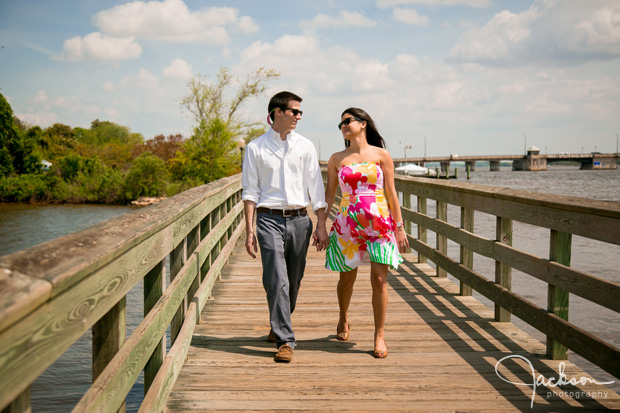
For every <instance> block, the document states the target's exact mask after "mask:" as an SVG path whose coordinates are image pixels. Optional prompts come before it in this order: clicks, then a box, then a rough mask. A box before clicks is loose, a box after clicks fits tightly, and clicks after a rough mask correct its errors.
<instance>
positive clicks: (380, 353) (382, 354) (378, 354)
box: [372, 350, 388, 359]
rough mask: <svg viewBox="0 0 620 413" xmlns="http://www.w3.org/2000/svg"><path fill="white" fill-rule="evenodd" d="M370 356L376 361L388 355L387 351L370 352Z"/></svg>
mask: <svg viewBox="0 0 620 413" xmlns="http://www.w3.org/2000/svg"><path fill="white" fill-rule="evenodd" d="M372 355H373V356H374V358H376V359H384V358H386V357H387V355H388V351H387V350H385V351H381V350H375V351H373V352H372Z"/></svg>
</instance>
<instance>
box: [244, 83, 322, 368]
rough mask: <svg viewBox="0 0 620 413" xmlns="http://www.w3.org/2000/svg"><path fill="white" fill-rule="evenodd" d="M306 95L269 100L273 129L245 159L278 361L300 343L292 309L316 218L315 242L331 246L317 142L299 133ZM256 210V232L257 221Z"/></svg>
mask: <svg viewBox="0 0 620 413" xmlns="http://www.w3.org/2000/svg"><path fill="white" fill-rule="evenodd" d="M301 101H302V99H301V98H300V97H299V96H297V95H295V94H293V93H291V92H280V93H277V94H276V95H274V96H273V97H272V98H271V100H270V101H269V106H268V112H269V115H268V122H269V120H271V121H273V125H272V127H271V128H270V129H269V131H268V132H267V133H265V134H264V135H262V136H260V137H259V138H257V139H255V140H254V141H252V142H250V143H249V144H248V145H247V147H246V149H245V158H244V160H243V175H242V184H243V201H244V212H245V229H246V235H247V239H246V242H245V248H246V250H247V252H248V254H250V256H252V258H256V253H257V252H258V249H257V245H256V243H257V237H258V244H259V245H260V251H261V260H262V264H263V287H264V288H265V292H266V293H267V304H268V306H269V321H270V324H271V331H270V332H269V341H275V342H276V343H277V348H278V351H277V353H276V355H275V361H278V362H286V363H288V362H290V361H291V360H292V358H293V349H294V348H295V347H296V341H295V334H294V332H293V327H292V323H291V314H292V313H293V311H294V310H295V303H296V302H297V294H298V293H299V286H300V284H301V279H302V278H303V275H304V270H305V267H306V255H307V253H308V246H309V242H310V236H311V235H312V221H310V218H309V217H308V214H307V210H306V207H307V206H308V205H310V202H312V204H311V205H312V208H313V210H314V211H315V213H316V215H317V219H318V225H317V230H316V232H315V234H314V242H313V245H315V246H316V247H317V249H319V250H323V249H325V248H326V247H327V243H328V237H327V231H326V229H325V220H326V219H327V215H326V211H325V209H326V207H327V204H326V203H325V190H324V186H323V179H322V177H321V171H320V168H319V163H318V160H317V156H316V150H315V149H314V145H313V144H312V142H310V141H309V140H308V139H306V138H304V137H303V136H301V135H299V134H297V133H296V132H295V127H296V126H297V122H298V121H299V120H300V119H301V115H302V113H303V112H302V111H301V110H300V105H301ZM255 212H256V215H257V217H256V235H254V229H253V221H254V214H255Z"/></svg>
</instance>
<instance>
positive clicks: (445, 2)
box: [377, 0, 491, 7]
mask: <svg viewBox="0 0 620 413" xmlns="http://www.w3.org/2000/svg"><path fill="white" fill-rule="evenodd" d="M490 3H491V1H490V0H377V6H379V7H392V6H398V5H399V4H428V5H439V6H456V5H462V6H470V7H486V6H488V5H489V4H490Z"/></svg>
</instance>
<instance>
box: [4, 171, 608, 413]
mask: <svg viewBox="0 0 620 413" xmlns="http://www.w3.org/2000/svg"><path fill="white" fill-rule="evenodd" d="M459 177H460V180H461V181H462V182H465V181H466V179H465V177H466V175H465V171H464V170H462V169H461V170H459ZM468 182H471V183H476V184H482V185H491V186H499V187H508V188H513V189H522V190H528V191H536V192H543V193H553V194H560V195H569V196H577V197H582V198H590V199H600V200H610V201H620V170H614V171H580V170H579V169H578V168H576V167H552V168H550V170H549V171H542V172H512V171H510V168H509V167H508V168H502V169H501V170H500V171H499V172H489V170H488V168H480V167H478V168H477V170H476V171H475V172H473V173H472V174H471V180H470V181H468ZM414 205H415V203H414ZM434 208H435V206H434V204H433V203H432V202H429V205H428V211H429V214H430V215H434ZM132 210H134V208H131V207H125V206H98V205H97V206H95V205H77V206H76V205H49V206H40V205H39V206H33V205H10V204H9V205H7V204H0V255H5V254H8V253H11V252H14V251H18V250H21V249H25V248H28V247H30V246H32V245H35V244H38V243H41V242H44V241H48V240H51V239H54V238H57V237H60V236H62V235H65V234H68V233H71V232H75V231H78V230H81V229H84V228H86V227H88V226H91V225H95V224H97V223H99V222H102V221H105V220H107V219H110V218H114V217H116V216H119V215H122V214H126V213H129V212H131V211H132ZM459 213H460V209H459V208H458V207H454V206H449V208H448V221H449V222H450V223H451V224H453V225H456V226H458V225H459V223H460V218H459ZM474 231H475V232H476V233H477V234H479V235H482V236H484V237H487V238H491V239H494V238H495V217H492V216H490V215H486V214H482V213H476V215H475V229H474ZM414 233H416V232H415V230H414ZM428 242H429V244H430V245H435V240H434V238H433V233H432V232H429V239H428ZM548 244H549V231H548V230H544V229H540V228H536V227H532V226H529V225H526V224H522V223H518V222H515V223H514V228H513V246H515V247H516V248H519V249H522V250H524V251H527V252H531V253H534V254H536V255H538V256H541V257H548V254H549V245H548ZM448 255H450V257H451V258H453V259H455V260H457V261H458V257H459V249H458V246H457V245H456V244H454V243H452V242H448ZM571 266H572V267H574V268H577V269H579V270H582V271H585V272H588V273H591V274H594V275H597V276H599V277H602V278H605V279H607V280H610V281H613V282H615V283H620V272H619V271H618V270H617V269H618V268H620V246H615V245H609V244H605V243H602V242H597V241H591V240H588V239H585V238H582V237H573V251H572V259H571ZM474 270H475V271H477V272H479V273H481V274H482V275H484V276H486V277H487V278H489V279H493V278H494V263H493V261H492V260H490V259H488V258H486V257H482V256H479V255H475V256H474ZM453 280H454V279H453ZM455 281H456V280H455ZM512 285H513V290H514V291H516V292H517V293H518V294H520V295H522V296H524V297H525V298H527V299H528V300H530V301H532V302H534V303H536V304H537V305H539V306H541V307H543V308H546V297H547V285H546V284H545V283H543V282H541V281H537V280H536V279H534V278H533V277H530V276H528V275H525V274H522V273H520V272H518V271H515V270H513V275H512ZM474 296H476V297H477V298H478V299H479V300H481V301H482V302H484V303H485V304H487V305H488V306H491V304H492V303H490V302H489V300H487V299H486V298H484V297H482V296H480V295H479V294H476V293H474ZM142 313H143V309H142V284H141V283H139V284H138V285H137V286H136V287H135V288H134V289H133V290H132V291H131V292H130V293H129V295H128V297H127V323H128V326H127V330H128V335H129V334H131V332H132V331H133V330H134V329H135V328H136V326H137V325H138V324H139V323H140V321H141V320H142ZM593 314H596V316H595V317H594V316H593ZM569 319H570V321H571V322H572V323H575V324H576V325H578V326H579V327H581V328H584V329H585V330H587V331H589V332H592V333H593V334H594V335H596V336H598V337H601V338H603V339H604V340H606V341H608V342H610V343H613V344H614V345H616V346H620V334H619V330H620V315H618V314H616V313H614V312H613V311H610V310H607V309H605V308H602V307H599V306H596V305H594V304H590V303H588V302H586V301H585V300H582V299H580V298H579V297H576V296H574V295H571V297H570V315H569ZM513 322H514V323H515V324H517V325H518V326H519V327H521V328H522V329H524V330H526V331H527V332H528V333H530V334H531V335H532V336H534V337H536V338H537V339H538V340H540V341H541V342H544V340H545V337H544V336H543V335H542V334H540V333H539V332H538V331H537V330H535V329H533V328H531V327H529V326H528V325H527V324H525V323H524V322H522V321H521V320H519V319H517V318H515V317H513ZM168 343H169V340H168ZM569 359H570V360H571V361H574V362H575V363H577V364H578V365H579V366H580V367H582V368H584V369H585V370H586V371H588V372H589V373H590V374H592V376H593V377H594V378H595V379H597V380H599V381H611V380H616V381H617V379H615V378H614V377H611V376H609V375H608V374H606V373H604V372H603V371H601V370H600V369H598V368H597V367H596V366H592V365H591V364H590V363H588V362H587V361H585V360H583V359H581V358H580V357H578V356H576V355H575V354H573V353H570V352H569ZM90 383H91V333H90V332H87V333H85V334H84V336H83V337H81V338H80V339H79V340H78V341H77V342H76V343H75V344H74V345H73V346H72V347H71V348H70V349H69V350H68V351H67V352H66V353H65V354H64V355H63V356H62V357H61V358H60V359H59V360H57V361H56V362H55V363H54V364H53V365H52V366H51V367H50V368H49V369H48V370H47V371H46V372H45V373H44V374H43V375H42V376H41V377H39V378H38V379H37V380H36V381H35V382H34V383H33V386H32V404H33V411H35V412H36V411H45V412H66V411H70V410H71V409H72V408H73V407H74V406H75V404H76V403H77V402H78V401H79V400H80V398H81V397H82V395H83V394H84V393H85V392H86V390H87V389H88V388H89V386H90ZM611 387H612V388H613V389H614V390H615V391H620V385H618V383H616V384H615V385H613V386H611ZM142 394H143V382H142V377H140V378H139V379H138V383H137V384H136V385H135V386H134V388H133V389H132V391H131V392H130V394H129V395H128V397H127V411H137V406H139V404H140V401H141V399H142Z"/></svg>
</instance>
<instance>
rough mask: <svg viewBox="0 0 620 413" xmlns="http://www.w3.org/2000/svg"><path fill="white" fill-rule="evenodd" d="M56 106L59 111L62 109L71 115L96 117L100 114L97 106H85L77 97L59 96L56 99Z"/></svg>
mask: <svg viewBox="0 0 620 413" xmlns="http://www.w3.org/2000/svg"><path fill="white" fill-rule="evenodd" d="M54 105H55V106H56V108H57V109H60V108H62V109H64V110H66V111H67V112H69V113H83V114H87V115H96V114H97V113H98V112H99V107H98V106H97V105H87V104H84V103H83V102H82V101H81V100H80V98H78V97H77V96H69V97H65V96H58V97H57V98H56V99H54Z"/></svg>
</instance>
